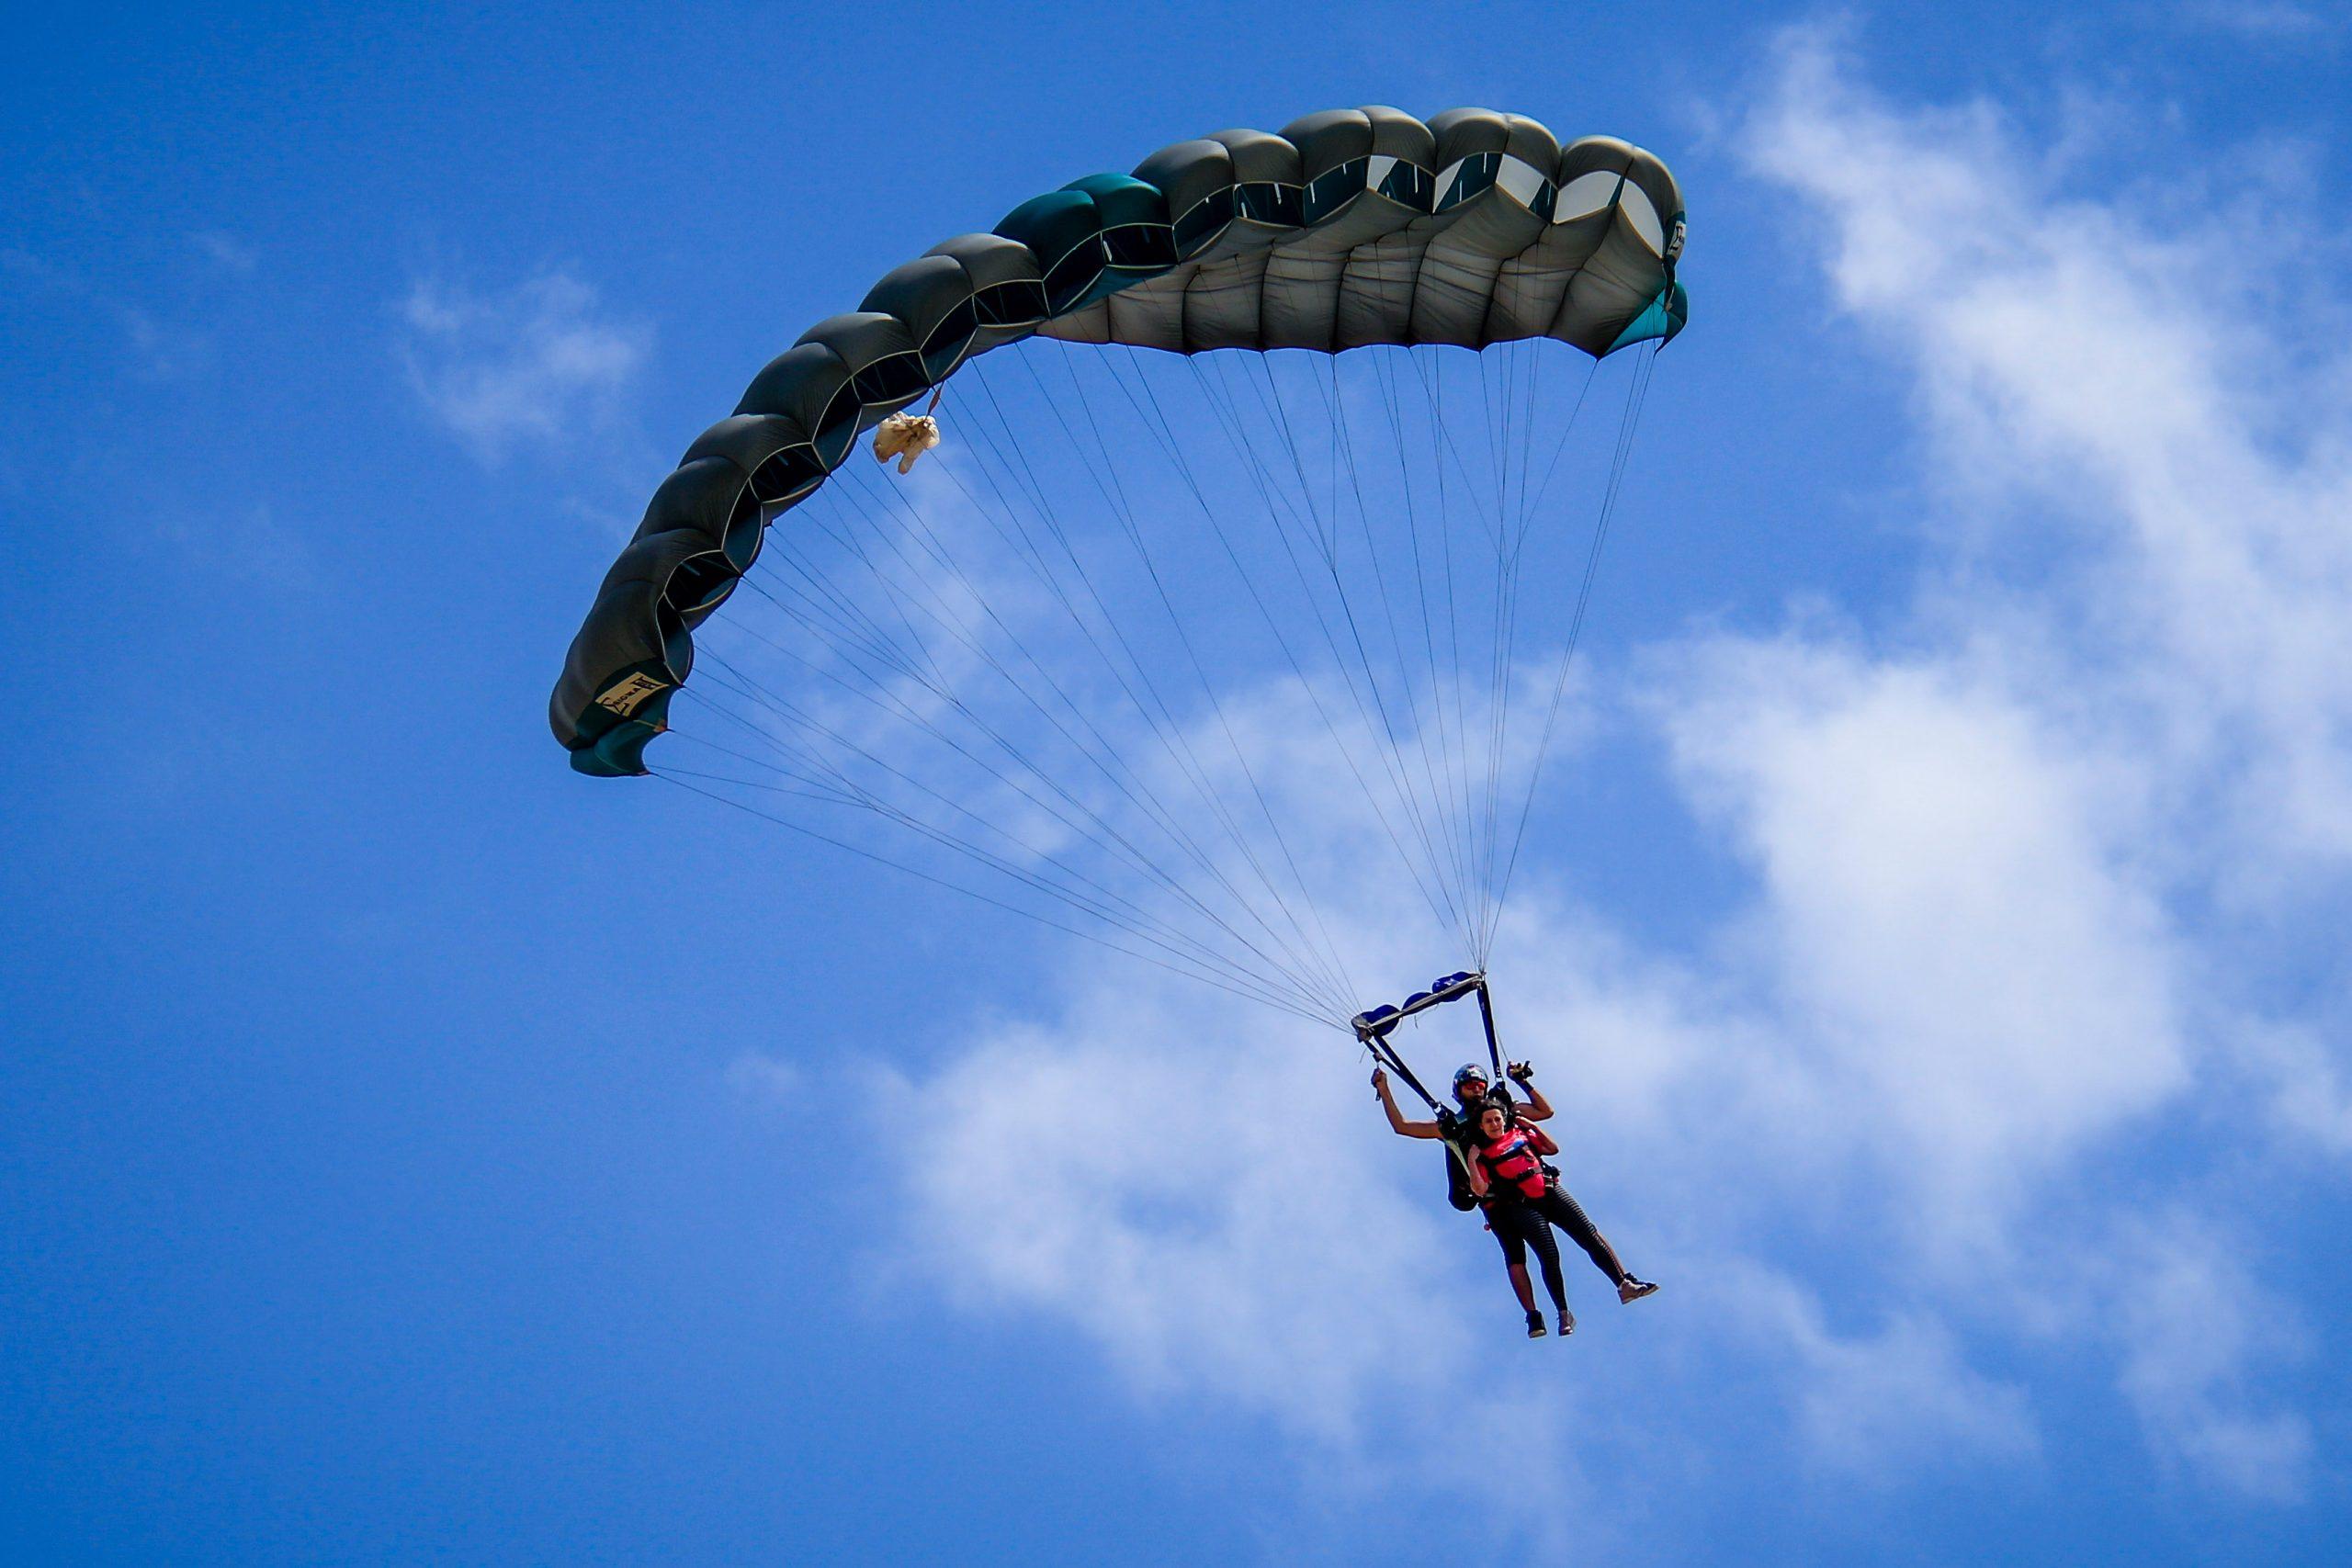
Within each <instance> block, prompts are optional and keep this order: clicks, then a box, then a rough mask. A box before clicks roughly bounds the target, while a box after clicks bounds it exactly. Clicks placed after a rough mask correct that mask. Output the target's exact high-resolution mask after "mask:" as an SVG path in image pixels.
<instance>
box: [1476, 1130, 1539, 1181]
mask: <svg viewBox="0 0 2352 1568" xmlns="http://www.w3.org/2000/svg"><path fill="white" fill-rule="evenodd" d="M1478 1163H1479V1164H1480V1165H1481V1166H1483V1167H1485V1168H1486V1171H1487V1179H1488V1180H1489V1181H1491V1182H1492V1183H1494V1185H1495V1186H1496V1188H1498V1189H1506V1188H1507V1189H1509V1190H1511V1191H1513V1192H1516V1193H1518V1194H1519V1195H1520V1196H1521V1197H1522V1198H1529V1199H1533V1198H1541V1197H1542V1196H1544V1161H1543V1160H1542V1158H1541V1157H1539V1156H1537V1155H1536V1153H1535V1147H1534V1145H1533V1144H1532V1142H1531V1141H1530V1140H1529V1138H1528V1136H1527V1129H1526V1128H1524V1127H1513V1128H1511V1129H1510V1130H1509V1131H1508V1132H1506V1133H1504V1134H1503V1135H1502V1136H1501V1137H1499V1138H1497V1139H1496V1140H1495V1141H1494V1142H1493V1143H1491V1144H1488V1145H1486V1146H1485V1147H1483V1148H1481V1149H1480V1150H1479V1151H1478Z"/></svg>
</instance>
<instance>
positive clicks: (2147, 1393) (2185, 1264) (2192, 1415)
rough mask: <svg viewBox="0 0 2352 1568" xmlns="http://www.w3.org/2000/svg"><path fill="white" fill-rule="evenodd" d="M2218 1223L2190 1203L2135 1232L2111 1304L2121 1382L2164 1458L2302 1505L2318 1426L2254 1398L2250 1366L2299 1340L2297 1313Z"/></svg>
mask: <svg viewBox="0 0 2352 1568" xmlns="http://www.w3.org/2000/svg"><path fill="white" fill-rule="evenodd" d="M2216 1231H2217V1227H2216V1226H2214V1225H2213V1224H2211V1223H2210V1221H2209V1220H2208V1219H2207V1217H2206V1216H2203V1215H2199V1214H2196V1213H2188V1212H2185V1211H2184V1212H2176V1213H2171V1214H2168V1215H2166V1216H2165V1219H2164V1223H2163V1224H2161V1225H2158V1224H2141V1225H2135V1226H2132V1227H2131V1228H2130V1229H2129V1231H2128V1232H2127V1235H2126V1238H2125V1244H2124V1247H2123V1248H2122V1249H2121V1252H2120V1256H2119V1258H2117V1260H2116V1262H2117V1267H2118V1268H2119V1270H2120V1276H2121V1277H2120V1279H2119V1280H2118V1281H2117V1284H2118V1285H2119V1287H2120V1288H2119V1289H2118V1290H2117V1291H2116V1292H2115V1298H2114V1300H2115V1306H2114V1309H2113V1310H2114V1311H2115V1312H2116V1313H2117V1314H2118V1318H2119V1321H2118V1324H2117V1329H2118V1335H2119V1337H2120V1341H2121V1343H2122V1344H2123V1346H2124V1347H2125V1351H2124V1365H2123V1375H2122V1384H2123V1390H2124V1393H2126V1394H2127V1395H2128V1396H2129V1397H2130V1399H2131V1402H2132V1404H2134V1405H2135V1406H2136V1407H2137V1408H2138V1410H2139V1412H2140V1416H2141V1418H2142V1420H2143V1422H2144V1423H2145V1424H2146V1426H2147V1427H2148V1430H2149V1431H2150V1433H2151V1434H2152V1436H2153V1438H2154V1441H2155V1444H2156V1447H2157V1451H2158V1454H2159V1456H2160V1457H2161V1458H2163V1459H2165V1461H2169V1462H2170V1463H2172V1464H2173V1465H2175V1466H2177V1467H2178V1468H2180V1469H2183V1470H2186V1471H2188V1472H2191V1473H2193V1474H2197V1475H2199V1476H2201V1477H2204V1478H2208V1479H2212V1480H2218V1481H2219V1482H2221V1483H2223V1484H2224V1485H2227V1486H2229V1487H2231V1488H2232V1489H2233V1490H2235V1491H2237V1492H2240V1493H2242V1494H2244V1495H2246V1496H2249V1497H2255V1498H2260V1499H2262V1500H2265V1501H2268V1502H2275V1503H2292V1502H2298V1501H2301V1498H2302V1496H2303V1495H2304V1493H2305V1491H2306V1490H2307V1488H2308V1486H2309V1484H2310V1483H2309V1472H2310V1469H2311V1464H2312V1432H2311V1425H2310V1423H2309V1422H2308V1421H2307V1420H2305V1419H2304V1418H2303V1417H2302V1416H2298V1415H2294V1414H2291V1413H2285V1412H2276V1411H2270V1412H2266V1411H2262V1410H2259V1409H2256V1408H2254V1407H2252V1404H2251V1401H2250V1400H2249V1399H2248V1398H2247V1397H2246V1394H2245V1386H2244V1385H2245V1382H2247V1381H2248V1375H2249V1368H2250V1366H2252V1365H2254V1364H2257V1363H2260V1362H2263V1361H2266V1360H2269V1359H2275V1357H2276V1356H2277V1355H2278V1354H2279V1353H2280V1351H2281V1350H2287V1351H2293V1350H2298V1349H2300V1348H2301V1346H2300V1344H2299V1343H2297V1342H2296V1341H2297V1338H2298V1337H2297V1336H2295V1334H2294V1332H2293V1330H2292V1327H2291V1314H2290V1313H2289V1312H2288V1310H2287V1309H2286V1308H2285V1307H2284V1305H2283V1304H2282V1303H2279V1302H2278V1301H2277V1300H2275V1299H2273V1298H2272V1297H2271V1295H2270V1293H2269V1292H2267V1291H2266V1290H2265V1289H2264V1288H2263V1287H2262V1286H2261V1285H2260V1284H2259V1283H2257V1282H2256V1281H2257V1274H2256V1269H2253V1268H2251V1267H2250V1266H2249V1258H2248V1256H2247V1249H2246V1248H2245V1247H2244V1245H2243V1244H2242V1243H2237V1244H2233V1243H2231V1242H2229V1241H2228V1240H2226V1239H2225V1238H2224V1237H2223V1236H2222V1235H2218V1234H2216ZM2282 1317H2284V1318H2288V1319H2289V1320H2290V1326H2289V1327H2287V1328H2285V1329H2283V1330H2282V1328H2281V1327H2280V1326H2279V1321H2280V1319H2281V1318H2282Z"/></svg>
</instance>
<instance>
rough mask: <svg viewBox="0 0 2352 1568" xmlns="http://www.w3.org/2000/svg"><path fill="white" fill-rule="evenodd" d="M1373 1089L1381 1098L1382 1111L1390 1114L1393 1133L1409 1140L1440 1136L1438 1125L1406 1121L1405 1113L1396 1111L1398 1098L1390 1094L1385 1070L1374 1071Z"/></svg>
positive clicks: (1377, 1069) (1376, 1068)
mask: <svg viewBox="0 0 2352 1568" xmlns="http://www.w3.org/2000/svg"><path fill="white" fill-rule="evenodd" d="M1372 1088H1373V1092H1374V1093H1375V1094H1377V1095H1379V1096H1380V1109H1382V1110H1383V1111H1386V1112H1388V1125H1389V1127H1390V1129H1391V1130H1392V1131H1394V1132H1396V1133H1398V1134H1402V1135H1403V1136H1405V1137H1408V1138H1434V1137H1436V1136H1437V1135H1438V1130H1437V1123H1436V1122H1408V1121H1406V1120H1405V1113H1404V1112H1403V1111H1399V1110H1397V1097H1396V1096H1395V1095H1394V1094H1392V1093H1390V1092H1389V1089H1388V1074H1387V1072H1386V1070H1385V1069H1384V1068H1380V1067H1374V1068H1373V1069H1372Z"/></svg>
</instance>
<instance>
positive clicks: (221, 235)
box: [188, 229, 261, 276]
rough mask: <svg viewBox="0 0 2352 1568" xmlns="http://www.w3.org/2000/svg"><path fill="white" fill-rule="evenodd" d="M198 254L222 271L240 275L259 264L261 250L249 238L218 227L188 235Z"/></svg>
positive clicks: (249, 272) (247, 273)
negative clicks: (240, 236) (246, 238)
mask: <svg viewBox="0 0 2352 1568" xmlns="http://www.w3.org/2000/svg"><path fill="white" fill-rule="evenodd" d="M188 243H190V244H192V245H194V246H195V247H196V249H197V252H198V254H200V255H202V256H203V257H204V258H205V259H206V260H207V261H209V262H210V263H212V265H215V266H217V267H219V268H220V269H221V270H222V271H223V272H230V273H235V274H237V275H238V276H247V275H250V274H251V273H252V272H253V271H254V269H255V268H256V267H258V266H260V265H261V250H260V248H259V247H258V246H256V245H254V243H253V242H251V241H250V240H243V239H240V238H238V237H237V236H236V235H234V234H232V233H229V232H227V231H224V230H220V229H207V230H204V231H201V232H199V233H195V234H191V235H189V236H188Z"/></svg>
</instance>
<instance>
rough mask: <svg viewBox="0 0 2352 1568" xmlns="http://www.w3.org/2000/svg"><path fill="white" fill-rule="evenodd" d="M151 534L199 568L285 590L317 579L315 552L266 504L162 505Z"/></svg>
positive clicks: (212, 574)
mask: <svg viewBox="0 0 2352 1568" xmlns="http://www.w3.org/2000/svg"><path fill="white" fill-rule="evenodd" d="M154 531H155V537H156V538H157V539H158V540H160V541H161V542H162V543H163V544H164V545H165V546H166V547H169V548H170V549H171V550H172V551H174V552H175V554H177V555H178V556H179V558H181V559H182V560H184V561H185V562H187V564H188V565H189V566H191V567H194V568H195V569H196V570H198V571H200V572H203V573H205V574H206V575H208V576H210V577H213V578H216V579H220V580H222V581H231V582H239V583H246V584H251V585H253V586H254V587H257V588H262V589H270V590H278V591H283V592H307V591H310V590H311V589H315V588H317V587H318V586H319V584H320V576H319V561H318V552H317V551H316V550H314V549H313V548H311V543H310V541H309V540H308V539H306V538H304V537H303V536H302V534H301V532H300V530H299V529H296V528H291V527H288V525H286V524H285V522H284V521H283V520H281V519H280V518H279V517H278V516H277V513H276V511H275V510H273V509H272V508H270V507H267V506H254V507H247V508H245V509H243V510H242V511H230V512H222V513H211V514H206V515H198V514H196V513H187V512H182V511H176V510H173V509H170V508H164V509H161V510H160V512H159V514H158V516H157V518H156V521H155V525H154Z"/></svg>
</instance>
